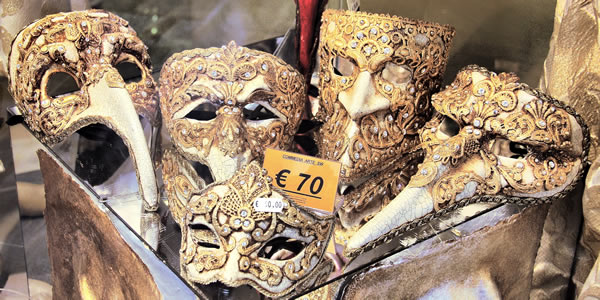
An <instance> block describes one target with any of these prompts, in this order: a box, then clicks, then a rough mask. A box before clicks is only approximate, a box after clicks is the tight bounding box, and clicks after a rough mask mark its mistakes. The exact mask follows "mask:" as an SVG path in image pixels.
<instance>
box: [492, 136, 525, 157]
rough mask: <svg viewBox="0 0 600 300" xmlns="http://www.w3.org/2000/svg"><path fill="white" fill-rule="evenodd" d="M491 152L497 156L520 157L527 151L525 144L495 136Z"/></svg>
mask: <svg viewBox="0 0 600 300" xmlns="http://www.w3.org/2000/svg"><path fill="white" fill-rule="evenodd" d="M492 152H493V153H494V154H496V155H498V156H502V157H510V158H513V159H522V158H525V156H526V155H527V154H528V153H529V151H528V150H527V145H525V144H521V143H517V142H513V141H509V140H507V139H503V138H496V139H495V140H494V141H493V144H492Z"/></svg>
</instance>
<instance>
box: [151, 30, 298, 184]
mask: <svg viewBox="0 0 600 300" xmlns="http://www.w3.org/2000/svg"><path fill="white" fill-rule="evenodd" d="M305 97H306V91H305V86H304V82H303V79H302V75H301V74H299V73H298V72H297V71H295V70H294V69H293V68H292V67H291V66H289V65H287V64H286V63H284V62H283V61H282V60H280V59H279V58H277V57H275V56H273V55H270V54H268V53H265V52H261V51H256V50H250V49H247V48H244V47H238V46H237V45H236V44H235V43H234V42H231V43H229V45H227V46H226V47H225V46H223V47H222V48H209V49H194V50H188V51H183V52H181V53H176V54H174V55H173V56H172V57H171V58H169V59H168V60H167V62H166V63H165V65H164V67H163V69H162V71H161V74H160V99H161V111H162V115H163V118H164V120H165V123H166V126H167V128H168V130H169V133H170V135H171V138H172V140H173V143H174V144H175V147H176V148H177V149H178V150H179V151H180V152H181V153H182V154H184V155H185V157H186V158H188V159H190V160H193V161H198V162H200V163H203V164H205V165H208V167H209V169H210V171H211V174H212V175H213V178H214V179H215V181H222V180H226V179H229V178H230V177H231V176H232V175H233V173H234V172H235V171H236V170H237V169H239V168H240V167H241V166H243V165H245V164H247V163H248V162H249V161H251V160H252V159H254V158H259V159H262V155H263V152H264V149H265V148H266V147H272V148H279V149H288V148H289V147H290V145H291V142H292V138H293V135H294V133H295V132H296V130H297V129H298V126H299V124H300V116H301V113H302V109H303V108H304V106H303V105H304V100H305Z"/></svg>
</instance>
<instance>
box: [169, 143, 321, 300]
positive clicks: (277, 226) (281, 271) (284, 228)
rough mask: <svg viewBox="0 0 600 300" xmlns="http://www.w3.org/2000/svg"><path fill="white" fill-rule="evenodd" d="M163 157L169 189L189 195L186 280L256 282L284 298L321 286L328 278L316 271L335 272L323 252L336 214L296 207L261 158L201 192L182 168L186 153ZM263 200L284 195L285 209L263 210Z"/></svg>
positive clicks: (183, 257)
mask: <svg viewBox="0 0 600 300" xmlns="http://www.w3.org/2000/svg"><path fill="white" fill-rule="evenodd" d="M163 162H164V164H165V166H168V168H169V169H168V170H167V172H169V173H171V175H172V176H168V177H167V179H166V180H165V184H166V185H167V190H169V189H171V188H174V189H176V190H177V193H180V195H181V196H184V197H185V198H186V199H187V204H186V205H185V206H183V207H182V208H183V209H182V210H181V212H182V213H181V215H183V216H182V218H181V220H183V221H184V223H183V224H182V226H181V231H182V242H181V255H180V262H181V272H182V275H183V276H184V277H185V278H186V279H187V280H189V281H191V282H195V283H200V284H209V283H212V282H215V281H220V282H222V283H224V284H226V285H228V286H233V287H235V286H240V285H244V284H249V285H251V286H253V287H254V288H256V289H257V290H259V291H260V292H261V293H263V294H266V295H268V296H271V297H278V296H283V295H287V294H289V293H292V292H293V291H294V289H299V287H300V286H302V287H303V288H304V287H306V286H307V285H312V284H315V280H317V278H316V277H319V278H320V279H322V278H323V276H315V275H316V274H320V275H322V274H323V273H326V275H328V274H329V272H330V271H331V270H332V264H331V263H329V261H328V260H324V259H323V256H324V252H325V248H326V246H327V243H328V241H329V238H330V237H331V234H332V231H333V216H329V217H321V216H317V215H316V214H314V213H311V212H309V211H307V210H305V209H303V208H302V207H299V206H297V205H296V204H295V203H294V202H293V201H291V200H290V199H289V198H288V197H287V196H285V194H283V192H282V191H281V190H278V189H276V188H273V187H272V186H271V185H270V183H269V182H270V180H268V179H267V177H266V176H265V174H266V172H265V171H264V170H263V169H262V168H261V167H260V165H259V164H258V162H256V161H253V162H251V163H250V164H248V165H246V166H244V167H242V168H241V169H240V170H238V171H237V173H235V175H234V176H233V177H232V178H230V180H228V181H226V182H219V183H214V184H211V185H209V186H208V187H206V189H204V190H203V191H202V192H201V193H198V189H197V186H193V185H194V183H193V181H194V180H196V179H194V178H193V177H188V175H189V174H190V173H188V172H186V169H185V168H180V167H179V166H182V165H185V164H187V163H188V162H187V161H185V159H184V158H183V157H182V156H181V155H180V154H179V153H177V152H175V151H170V152H165V156H164V161H163ZM187 170H190V169H189V168H188V169H187ZM171 195H172V194H170V193H169V198H170V197H171ZM257 198H274V199H279V200H281V201H282V204H283V206H282V207H283V209H282V212H280V213H275V212H261V211H257V210H256V209H255V208H254V205H253V204H254V201H255V200H256V199H257ZM171 210H173V209H172V208H171ZM174 214H179V212H177V213H174ZM324 268H325V269H326V270H324ZM326 275H325V276H326ZM307 281H310V282H307Z"/></svg>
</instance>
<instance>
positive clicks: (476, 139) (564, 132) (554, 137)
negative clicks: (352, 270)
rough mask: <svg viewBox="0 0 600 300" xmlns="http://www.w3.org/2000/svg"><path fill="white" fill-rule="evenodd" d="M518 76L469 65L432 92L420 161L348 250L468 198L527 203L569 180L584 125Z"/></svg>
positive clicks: (561, 191)
mask: <svg viewBox="0 0 600 300" xmlns="http://www.w3.org/2000/svg"><path fill="white" fill-rule="evenodd" d="M518 80H519V78H518V77H517V76H515V75H514V74H507V73H501V74H499V75H496V74H495V73H491V72H489V71H487V70H485V69H483V68H480V67H477V66H469V67H467V68H465V69H464V70H462V71H461V72H460V73H459V74H458V75H457V78H456V79H455V81H454V83H452V85H451V86H450V87H447V88H446V89H445V90H443V91H441V92H440V93H438V94H436V95H434V96H433V97H432V104H433V106H434V108H435V110H436V111H437V112H438V113H439V114H438V115H437V117H435V118H434V119H433V120H432V121H430V122H428V123H427V124H426V126H425V128H424V129H423V130H422V131H421V140H422V147H423V148H424V150H425V159H424V161H423V163H422V164H420V165H419V170H418V171H417V173H416V174H415V175H414V176H413V177H412V178H411V180H410V183H409V184H408V186H407V187H406V188H405V189H404V190H403V191H402V192H401V193H400V194H399V195H398V196H397V197H396V198H395V199H394V200H393V201H392V202H390V204H389V205H388V206H386V207H385V209H384V210H382V211H381V212H380V213H379V214H378V215H376V216H375V217H374V218H373V219H372V220H371V221H369V222H368V223H367V224H366V225H365V226H363V227H362V228H361V229H360V231H359V232H357V234H356V235H355V236H354V237H352V239H351V240H350V241H349V242H348V248H347V249H346V251H347V253H348V254H349V255H356V254H357V253H359V252H360V251H362V250H365V249H369V248H372V247H373V246H375V245H377V244H378V243H381V242H384V241H387V240H389V238H391V237H392V236H395V235H397V234H399V233H401V232H403V231H405V230H408V229H411V228H414V226H416V224H417V223H418V222H421V223H422V222H426V220H427V219H432V218H436V217H438V216H440V215H442V214H444V213H447V212H449V211H452V210H454V209H456V208H458V207H460V206H464V205H466V204H468V203H473V202H479V201H489V202H500V203H505V202H513V203H518V204H530V205H531V204H537V203H542V202H549V201H551V200H553V199H555V198H561V197H564V196H565V195H566V193H567V192H569V191H570V190H571V189H572V188H573V187H574V186H575V184H576V182H577V180H578V179H579V178H580V177H581V175H582V172H583V169H584V167H585V165H586V164H587V153H588V148H589V133H588V129H587V127H586V125H585V124H584V123H583V120H582V118H581V117H580V116H579V115H577V114H576V113H575V111H573V109H571V108H570V107H568V106H565V105H563V104H562V103H561V102H559V101H557V100H555V99H553V98H551V97H549V96H547V95H544V94H542V93H541V92H539V91H537V90H534V89H531V88H529V87H528V86H527V85H525V84H521V83H518ZM390 229H391V231H390Z"/></svg>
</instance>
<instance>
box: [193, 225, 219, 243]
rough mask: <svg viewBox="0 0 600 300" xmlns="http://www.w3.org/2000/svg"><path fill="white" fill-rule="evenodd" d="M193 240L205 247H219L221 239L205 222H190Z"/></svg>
mask: <svg viewBox="0 0 600 300" xmlns="http://www.w3.org/2000/svg"><path fill="white" fill-rule="evenodd" d="M188 228H189V229H190V234H191V237H192V241H193V242H194V243H196V244H197V245H198V246H200V247H203V248H211V249H219V248H221V245H220V244H219V239H218V238H217V236H216V235H215V234H214V233H213V232H212V230H210V228H208V226H206V225H204V224H189V225H188Z"/></svg>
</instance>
